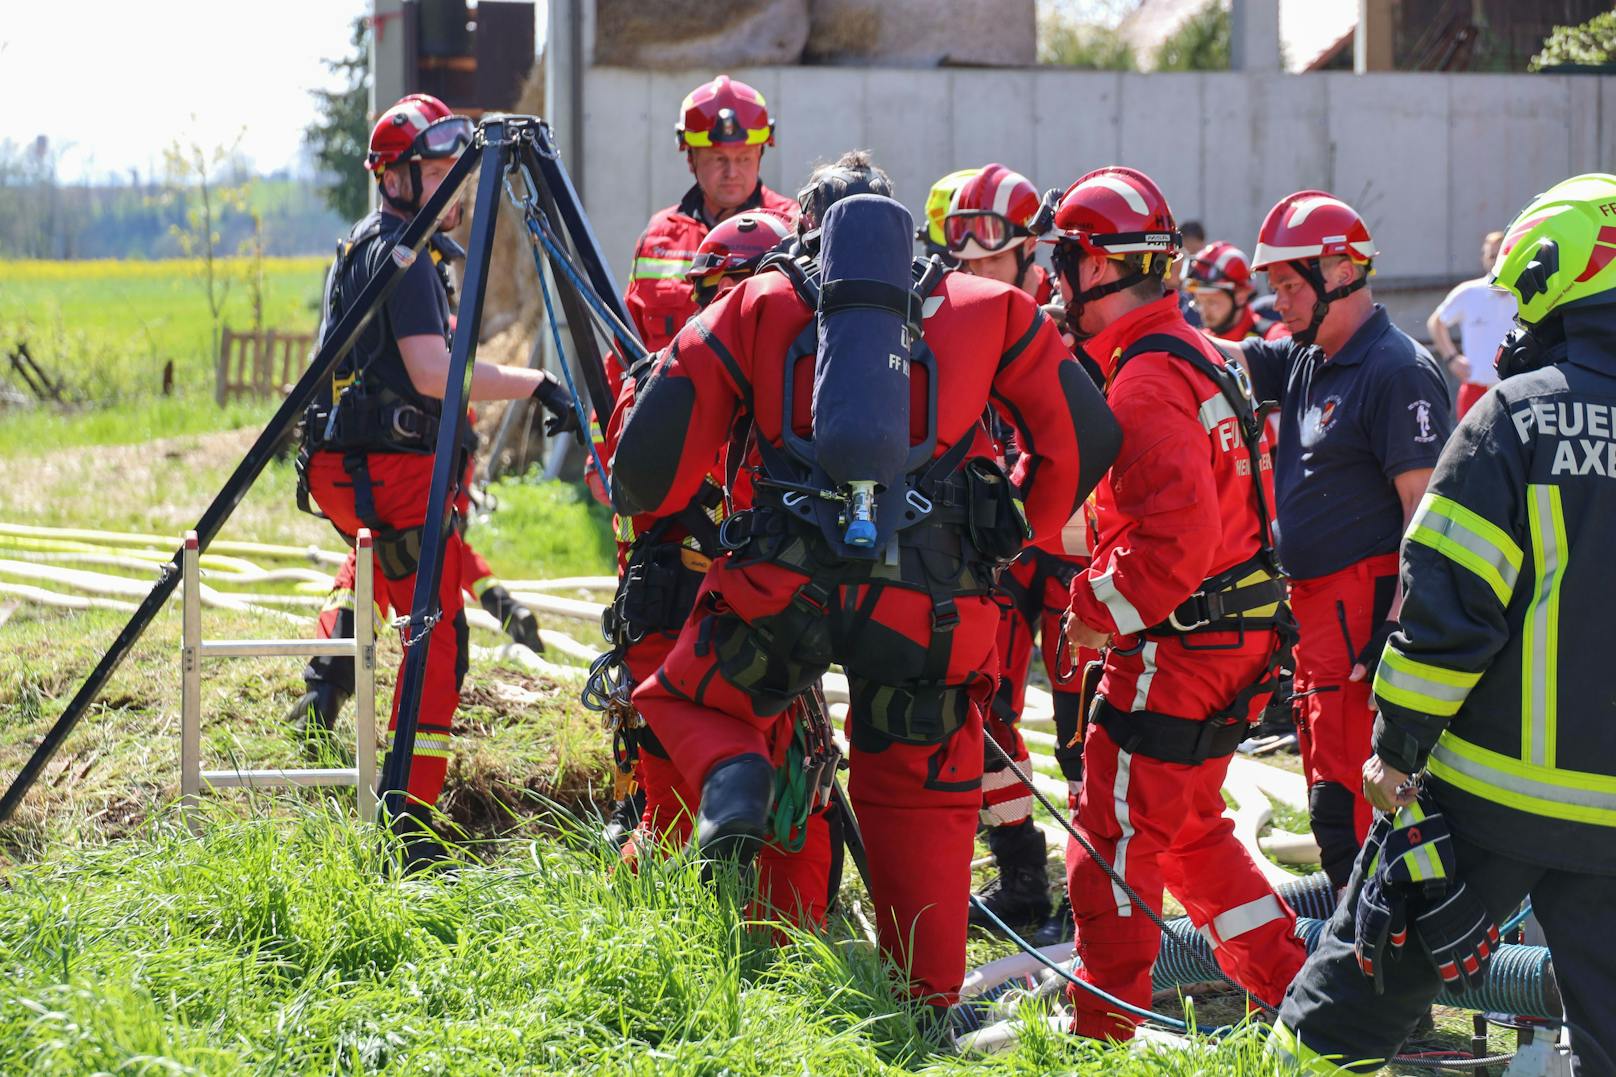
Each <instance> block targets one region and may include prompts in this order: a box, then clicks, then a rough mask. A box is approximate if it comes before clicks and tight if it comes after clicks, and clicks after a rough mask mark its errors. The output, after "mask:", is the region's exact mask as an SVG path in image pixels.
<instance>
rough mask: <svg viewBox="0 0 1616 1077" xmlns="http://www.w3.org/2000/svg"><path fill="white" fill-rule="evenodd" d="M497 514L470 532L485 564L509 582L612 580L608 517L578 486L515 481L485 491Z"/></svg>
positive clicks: (613, 556)
mask: <svg viewBox="0 0 1616 1077" xmlns="http://www.w3.org/2000/svg"><path fill="white" fill-rule="evenodd" d="M489 492H490V493H491V494H493V496H494V499H495V502H496V504H497V506H498V507H497V509H496V511H494V512H493V513H492V514H491V515H490V516H489V517H488V518H487V519H486V520H479V521H478V523H477V525H476V527H475V528H474V529H473V530H472V532H471V538H472V541H473V542H474V543H475V544H476V546H477V549H478V550H480V551H481V552H482V554H483V556H484V557H486V558H487V559H488V563H489V565H491V566H492V567H493V568H494V571H496V572H498V573H499V574H500V575H501V576H504V577H506V578H507V579H513V580H514V579H533V578H534V575H535V571H536V570H537V569H540V568H542V570H543V574H544V575H548V576H601V575H605V576H610V575H612V574H613V573H614V572H615V571H616V564H617V562H616V557H617V547H616V544H615V543H614V542H613V541H612V514H611V512H610V510H608V509H607V508H606V506H604V505H602V504H601V503H600V502H598V501H596V500H595V499H594V498H593V497H591V496H590V495H589V493H588V492H587V491H586V490H585V489H584V488H583V487H582V486H578V485H574V484H571V483H561V482H524V481H521V480H516V479H509V480H504V481H501V482H498V483H495V484H494V485H493V486H491V487H490V488H489Z"/></svg>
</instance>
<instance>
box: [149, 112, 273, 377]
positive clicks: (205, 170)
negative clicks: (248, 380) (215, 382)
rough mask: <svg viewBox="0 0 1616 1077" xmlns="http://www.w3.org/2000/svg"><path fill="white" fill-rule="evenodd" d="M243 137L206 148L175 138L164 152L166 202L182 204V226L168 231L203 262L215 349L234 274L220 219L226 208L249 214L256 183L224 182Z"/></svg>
mask: <svg viewBox="0 0 1616 1077" xmlns="http://www.w3.org/2000/svg"><path fill="white" fill-rule="evenodd" d="M240 145H241V136H240V135H237V136H236V140H235V142H233V143H232V144H230V145H229V146H215V147H213V148H212V149H205V148H203V146H202V144H201V143H199V142H197V141H196V139H194V138H190V139H187V140H186V141H184V142H181V141H178V140H176V141H174V142H172V143H170V144H169V147H168V148H167V149H166V150H164V151H163V163H164V167H165V170H166V172H167V185H166V187H165V189H164V191H163V202H164V203H165V204H167V205H174V204H178V205H180V206H182V207H183V212H184V216H183V218H182V219H183V221H184V223H183V224H172V225H170V226H169V234H170V235H172V236H173V237H174V239H175V241H176V242H178V244H179V248H180V253H181V254H182V255H184V256H185V257H187V258H195V259H197V260H198V261H199V263H200V276H201V278H202V288H203V291H204V292H205V293H206V295H207V300H208V313H209V314H210V315H212V317H213V351H214V353H215V354H217V352H218V350H219V333H220V330H222V329H223V327H224V303H225V300H226V299H227V298H228V297H229V295H230V285H231V283H232V282H231V279H230V273H229V271H228V268H227V266H226V263H225V262H224V260H223V254H222V253H221V251H220V244H221V241H222V240H221V236H220V232H219V226H220V222H221V221H223V219H224V216H225V214H226V213H227V212H231V211H234V212H237V213H244V212H245V211H246V209H247V206H248V204H249V203H250V201H251V197H252V181H251V180H248V181H247V182H245V183H242V184H240V185H237V186H233V187H232V186H224V185H221V184H220V183H219V180H218V175H219V173H220V172H222V171H223V170H224V169H225V167H226V166H228V165H229V164H230V163H231V161H232V159H233V158H234V157H235V156H236V154H237V152H238V150H239V148H240Z"/></svg>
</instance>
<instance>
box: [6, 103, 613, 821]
mask: <svg viewBox="0 0 1616 1077" xmlns="http://www.w3.org/2000/svg"><path fill="white" fill-rule="evenodd" d="M479 167H480V168H481V173H480V175H479V177H478V182H477V194H476V202H475V207H474V210H473V217H472V237H471V250H470V253H469V255H468V256H467V259H466V278H465V287H464V289H463V292H462V298H461V306H460V322H459V331H458V332H456V333H455V335H454V343H453V347H452V349H451V351H450V361H449V375H448V382H447V385H446V387H445V392H444V399H443V414H444V416H446V417H451V421H448V422H444V423H442V424H441V425H440V426H439V429H438V436H437V443H436V446H435V452H434V456H433V468H432V485H431V490H430V494H429V498H428V502H427V515H426V518H427V519H428V520H443V521H446V523H445V528H444V529H440V528H434V527H428V528H426V529H425V532H424V534H423V536H422V542H421V557H420V568H419V571H418V573H417V575H416V584H415V594H414V599H413V602H412V604H411V610H410V615H409V618H408V621H407V625H406V627H405V628H404V629H403V638H404V641H405V648H406V659H405V668H404V674H403V676H402V677H401V678H400V682H399V687H398V692H399V693H400V697H399V700H398V723H397V728H396V730H395V732H394V735H393V742H392V749H391V751H389V752H388V755H387V762H386V765H385V767H384V768H383V772H382V778H381V783H380V789H379V796H380V800H381V810H382V812H383V813H384V818H387V819H392V818H396V817H397V816H399V815H400V814H401V813H402V811H403V807H404V790H405V788H406V787H407V785H408V783H409V772H410V760H411V756H412V754H413V752H414V746H415V733H416V725H417V722H418V719H419V711H420V702H421V689H422V686H423V683H424V680H425V674H426V659H427V651H428V649H429V648H430V646H431V641H432V636H431V628H432V626H433V625H434V624H435V623H436V622H437V620H438V619H439V617H440V615H441V611H440V609H439V606H438V584H439V580H440V578H441V574H442V571H443V550H444V540H445V529H446V527H447V521H448V519H449V516H448V511H447V510H448V507H449V503H450V501H449V496H450V486H451V484H452V482H453V481H454V480H455V479H456V478H457V477H458V476H457V475H456V474H455V467H456V462H457V461H456V457H457V451H458V446H459V444H460V439H461V435H462V433H463V431H464V424H465V422H466V402H467V397H468V395H469V391H470V387H471V374H472V369H473V366H472V364H473V362H474V360H475V357H476V352H477V336H478V330H479V328H480V325H481V321H482V307H483V297H484V294H485V293H486V291H487V279H488V266H489V261H490V257H491V255H492V251H493V240H494V224H495V221H496V218H497V214H498V210H499V195H500V188H501V185H502V184H503V183H504V182H505V181H506V178H507V175H508V174H512V173H514V174H517V175H519V176H520V177H521V178H522V180H523V181H524V182H525V184H526V186H527V189H528V191H529V193H530V198H529V202H528V204H527V214H528V217H529V228H530V229H534V228H535V218H537V228H538V229H539V230H542V233H543V237H542V238H543V240H544V247H545V250H546V253H548V254H549V256H550V260H551V265H552V268H554V269H555V270H556V274H555V279H556V284H557V286H558V291H559V292H560V302H561V307H562V310H563V311H564V312H565V313H566V315H567V318H568V319H569V329H570V331H571V335H572V338H573V343H574V346H575V347H576V349H577V351H578V354H579V356H580V358H581V359H582V360H583V362H582V363H581V366H582V368H583V369H582V373H583V380H584V385H585V387H586V388H587V390H588V394H589V401H590V403H591V404H592V405H593V407H594V411H595V415H596V416H597V417H598V419H599V422H600V425H601V426H602V428H604V427H605V425H606V423H607V421H608V420H609V419H610V417H611V413H612V396H611V394H610V393H609V391H608V389H607V385H606V377H605V370H604V368H603V367H602V365H601V364H602V357H601V351H600V347H599V344H598V341H597V340H596V337H595V334H594V331H593V329H592V328H591V323H590V316H591V314H592V313H593V314H594V315H595V316H596V317H598V318H601V320H602V321H603V322H607V323H608V324H610V325H611V328H610V329H609V332H612V333H613V334H614V335H619V336H621V334H623V333H626V332H628V331H627V328H626V326H627V323H628V311H627V309H626V308H625V307H624V306H623V304H622V301H621V300H620V299H619V298H618V297H617V291H616V289H615V287H614V286H613V284H612V279H611V274H610V272H609V271H608V270H607V267H606V260H605V258H604V256H603V255H602V253H601V250H600V244H599V242H598V241H597V240H596V238H595V234H594V230H593V229H592V228H591V226H590V224H589V218H588V216H587V215H586V214H585V213H584V210H583V205H582V203H581V202H580V200H579V198H578V193H577V191H576V190H575V189H574V188H573V186H572V181H571V179H570V177H569V176H568V175H567V172H566V169H565V167H564V166H563V165H562V163H561V158H560V155H559V153H558V152H557V150H556V147H555V141H554V138H553V137H552V135H551V132H550V127H549V125H548V124H547V123H545V121H544V120H542V119H539V118H537V117H534V116H502V115H494V116H489V117H487V118H485V119H484V120H483V121H482V122H481V123H480V124H479V125H478V128H477V134H476V137H475V139H474V141H473V143H472V146H471V147H470V148H468V149H467V151H466V152H465V153H464V154H462V155H461V157H460V158H459V160H457V161H456V162H455V164H454V167H453V168H451V169H450V171H449V173H448V175H447V176H445V177H444V180H443V182H442V184H441V185H440V186H439V187H438V189H437V191H436V192H434V193H433V195H432V197H431V198H429V199H428V200H427V202H426V204H425V205H424V206H422V207H421V209H420V211H419V212H418V213H416V215H415V217H414V218H413V219H412V220H411V221H410V222H409V224H408V225H407V226H406V227H405V229H404V234H403V235H402V236H401V237H400V238H399V241H398V243H397V244H396V245H395V246H394V247H393V250H392V257H391V258H389V259H387V260H386V261H384V262H383V263H382V266H381V268H379V269H378V270H377V271H376V272H375V273H374V274H373V275H372V276H371V278H370V279H369V280H368V281H366V282H365V286H364V287H363V288H362V289H361V290H360V292H359V295H358V296H357V297H356V299H355V302H354V304H353V306H352V307H350V308H349V309H348V310H347V311H346V312H345V313H344V314H343V316H342V317H341V318H340V319H338V320H337V322H336V324H335V325H334V326H333V327H332V328H331V331H330V332H329V334H328V335H327V336H326V339H325V341H324V342H323V343H322V344H321V346H320V348H319V350H318V351H316V353H315V354H314V357H313V358H312V359H311V360H310V362H309V365H308V369H307V370H305V371H304V372H303V376H302V377H301V378H299V379H298V381H297V383H296V384H295V385H294V386H293V387H292V389H291V391H290V392H289V393H288V394H287V397H286V399H285V400H283V401H282V402H281V405H280V407H279V408H277V409H276V411H275V414H274V415H273V416H272V417H271V418H270V420H269V423H268V424H267V425H266V426H265V427H264V429H263V430H262V431H261V432H260V433H259V435H258V437H257V439H256V440H255V441H254V442H253V444H252V447H251V448H249V449H248V450H247V454H246V456H244V457H243V458H242V460H241V463H239V464H238V465H237V466H236V469H235V471H234V472H233V473H232V474H231V476H230V478H229V480H228V481H227V482H226V483H225V485H224V486H223V488H221V489H220V490H219V492H218V494H217V495H215V497H214V499H213V502H212V503H211V504H210V505H209V506H208V508H207V510H206V511H204V512H203V514H202V517H201V519H200V520H199V521H198V522H197V524H196V526H195V528H194V529H193V530H194V531H195V533H196V541H197V549H198V551H199V552H200V551H205V550H207V548H208V545H209V544H210V543H211V542H212V541H213V540H214V538H215V537H217V535H218V533H219V530H220V528H221V527H223V525H224V523H225V521H226V520H228V519H229V518H230V514H231V512H232V511H234V509H235V507H236V506H237V505H238V504H240V503H241V500H242V499H243V498H244V497H245V496H246V494H247V491H248V490H249V489H250V488H251V487H252V484H253V483H254V482H255V481H256V480H257V479H258V476H259V475H260V474H262V473H263V470H264V467H265V466H266V465H267V464H268V463H269V461H270V460H271V459H272V458H273V457H274V455H275V449H276V447H277V446H278V445H280V444H281V443H282V441H283V440H284V438H285V437H286V435H287V434H288V433H289V432H290V431H291V430H292V428H293V426H294V425H295V424H296V423H297V421H298V420H299V419H300V418H301V417H302V415H303V412H304V410H305V408H307V406H308V405H309V404H310V403H312V402H313V401H314V400H315V394H316V393H318V392H319V391H321V390H322V389H323V388H324V387H325V386H326V385H327V384H329V382H330V379H331V375H332V372H333V370H335V369H336V366H337V363H338V362H339V361H340V360H341V359H342V358H343V357H344V356H345V355H347V354H348V352H349V351H350V350H351V349H352V348H353V346H354V343H355V341H357V339H358V338H359V334H360V333H361V332H362V331H363V330H364V329H365V328H366V326H368V325H369V324H370V321H371V319H372V318H373V317H374V316H375V314H376V312H377V310H378V309H379V308H380V307H381V305H382V303H383V302H384V301H385V300H386V299H387V296H388V295H389V294H390V293H391V292H392V290H393V288H394V287H396V286H397V284H398V281H399V278H400V277H401V275H402V274H403V272H404V271H405V270H406V269H407V268H408V267H409V266H410V265H411V264H412V263H413V262H414V261H415V259H416V257H417V256H418V255H419V254H420V252H421V248H422V247H423V246H425V245H426V243H427V241H428V240H429V239H430V238H431V236H432V233H433V232H435V231H436V230H437V224H438V219H439V218H440V217H442V215H443V213H444V211H445V210H446V209H448V207H449V206H450V205H451V204H452V203H453V202H454V201H455V199H456V197H457V195H458V194H459V193H460V189H461V187H462V186H463V185H464V184H465V182H466V180H467V179H468V178H469V177H470V176H471V174H472V172H473V171H474V170H476V169H478V168H479ZM552 221H553V222H556V224H555V225H552V224H551V223H550V222H552ZM569 246H570V248H571V253H570V254H569V253H568V252H567V249H566V248H567V247H569ZM580 267H581V268H580ZM542 279H543V278H542V275H541V280H542ZM563 282H566V283H563ZM585 290H587V291H588V292H589V293H592V294H588V295H586V294H585ZM608 312H609V314H610V316H611V317H610V318H606V317H603V315H604V314H606V313H608ZM611 323H615V324H611ZM552 328H553V331H555V332H557V333H559V329H557V328H555V327H552ZM629 335H630V336H632V334H629ZM625 343H626V344H627V343H629V342H627V341H625ZM626 350H627V351H628V352H629V353H630V354H636V355H640V354H643V349H642V348H640V347H639V342H638V341H637V340H633V341H632V346H630V347H628V348H627V349H626ZM563 372H564V373H566V375H567V376H566V382H567V385H568V388H569V390H570V391H571V393H572V397H573V406H574V407H575V408H576V409H577V411H578V414H579V420H580V426H581V428H582V429H585V430H587V429H588V428H589V425H590V421H589V420H590V417H589V414H588V409H587V408H586V407H585V405H584V402H583V400H582V399H580V397H579V394H578V392H577V389H576V387H575V386H574V383H573V379H572V375H571V372H570V371H566V370H565V367H563ZM184 555H185V550H184V548H183V547H181V548H180V549H178V550H176V551H175V554H174V557H173V558H172V559H171V560H170V561H169V562H168V563H167V564H165V565H164V566H163V568H162V571H161V574H160V575H159V577H158V579H157V582H156V583H155V584H153V586H152V589H151V591H150V592H149V593H148V594H147V595H146V597H145V598H144V599H143V600H142V601H141V603H140V605H139V606H138V607H137V608H136V609H135V612H134V613H133V614H132V615H131V616H130V618H129V621H128V623H127V624H125V625H124V627H123V630H122V631H120V632H119V633H118V636H117V638H116V639H115V640H114V641H113V643H112V646H111V647H110V648H108V649H107V651H106V652H105V653H104V654H103V655H102V657H101V659H100V661H99V662H97V663H96V666H95V668H94V669H93V670H92V671H91V672H90V675H89V677H88V678H86V679H85V681H84V683H83V684H82V685H80V687H79V690H78V692H77V693H75V694H74V696H73V699H72V700H71V701H70V702H69V703H68V705H67V708H66V709H65V710H64V711H63V712H62V715H61V717H59V718H58V719H57V720H56V723H55V724H54V725H53V726H52V727H51V728H50V730H49V731H48V732H47V733H46V734H45V736H44V738H43V739H42V740H41V742H40V744H39V746H38V747H37V748H36V749H35V750H34V753H33V755H32V756H31V757H30V758H29V760H28V762H27V763H26V764H25V765H24V766H23V768H22V770H21V772H19V773H18V775H17V777H16V778H15V779H14V780H13V781H12V783H11V786H10V787H9V788H8V789H7V790H6V792H5V796H4V797H0V823H3V822H5V821H6V820H7V819H9V818H10V817H11V815H12V813H13V812H14V811H15V810H16V808H17V805H18V804H19V803H21V801H22V798H23V797H24V796H25V795H27V793H28V790H29V789H30V788H32V786H33V784H34V783H35V782H36V781H37V780H38V779H39V776H40V775H41V774H42V773H43V772H44V770H45V767H46V766H47V765H48V764H49V763H50V761H51V759H52V758H53V757H54V756H55V755H56V753H57V752H58V751H59V750H60V749H61V746H62V743H63V742H64V741H65V740H66V739H67V737H68V736H69V735H70V734H71V733H72V732H73V730H74V728H75V727H76V726H77V725H78V723H79V721H80V719H82V718H83V717H84V714H85V712H86V711H87V710H88V709H89V707H90V704H91V703H93V702H95V699H96V697H97V696H98V695H99V694H100V692H101V690H102V689H103V688H104V687H105V686H106V683H107V681H108V679H110V678H111V676H112V674H113V673H114V672H115V671H116V670H117V668H118V666H119V665H121V664H122V662H123V660H124V659H125V658H126V657H128V654H129V651H130V650H131V649H132V648H133V647H134V645H135V643H136V641H138V640H139V639H140V637H141V635H142V634H143V633H144V632H145V631H146V629H147V627H148V626H150V624H151V622H152V620H153V619H154V618H155V617H156V616H157V613H158V611H159V610H161V609H162V607H163V603H164V602H166V601H167V600H168V598H169V596H170V595H172V594H173V592H174V590H175V587H176V585H177V584H178V583H179V580H180V576H181V571H180V565H181V563H182V561H183V558H184Z"/></svg>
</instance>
